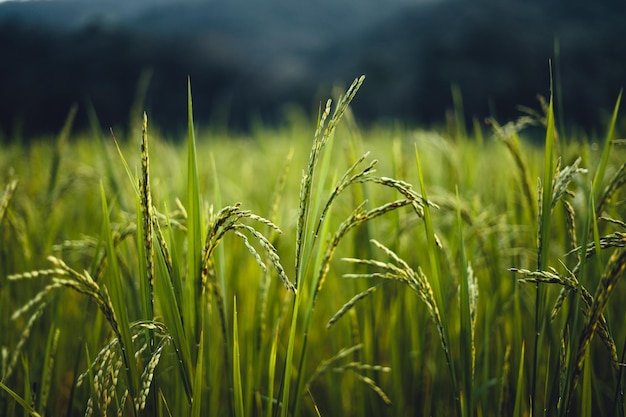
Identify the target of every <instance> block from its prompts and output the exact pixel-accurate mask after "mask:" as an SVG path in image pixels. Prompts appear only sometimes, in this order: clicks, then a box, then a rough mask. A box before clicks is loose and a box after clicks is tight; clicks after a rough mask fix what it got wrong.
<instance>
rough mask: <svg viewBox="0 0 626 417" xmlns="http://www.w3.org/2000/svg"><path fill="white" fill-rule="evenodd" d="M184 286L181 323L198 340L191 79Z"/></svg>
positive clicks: (198, 235)
mask: <svg viewBox="0 0 626 417" xmlns="http://www.w3.org/2000/svg"><path fill="white" fill-rule="evenodd" d="M187 112H188V126H187V130H188V131H187V207H186V209H187V281H186V282H187V284H186V285H187V287H186V289H185V292H184V294H185V295H186V297H184V302H183V306H184V308H185V315H184V324H185V327H186V331H187V335H188V336H192V335H194V336H193V337H194V340H195V341H196V342H198V341H199V335H200V328H199V324H200V323H199V322H198V318H199V317H200V316H201V312H200V309H201V308H202V307H201V306H200V304H201V303H198V300H199V299H200V293H201V285H202V282H201V279H200V269H201V265H202V247H203V245H202V230H203V227H202V215H201V212H200V209H201V207H200V184H199V176H198V162H197V157H196V136H195V131H194V125H193V105H192V100H191V80H189V79H188V80H187Z"/></svg>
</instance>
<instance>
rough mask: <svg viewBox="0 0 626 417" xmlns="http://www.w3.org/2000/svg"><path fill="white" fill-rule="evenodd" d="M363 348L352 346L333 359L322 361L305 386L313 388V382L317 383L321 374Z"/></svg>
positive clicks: (361, 345) (361, 346)
mask: <svg viewBox="0 0 626 417" xmlns="http://www.w3.org/2000/svg"><path fill="white" fill-rule="evenodd" d="M362 348H363V344H358V345H354V346H351V347H349V348H342V349H341V350H340V351H339V352H337V354H335V355H334V356H333V357H332V358H329V359H326V360H324V361H322V362H321V363H320V364H319V365H318V366H317V369H315V371H314V372H313V373H312V374H311V376H310V377H309V380H308V381H307V383H306V385H305V386H306V388H307V389H308V388H309V387H310V386H311V383H312V382H313V381H315V380H316V379H317V378H318V377H319V376H320V375H321V374H323V373H324V372H326V371H327V370H328V369H331V367H332V366H333V365H334V364H335V363H337V362H339V361H340V360H341V359H344V358H346V357H348V356H349V355H352V354H353V353H355V352H356V351H358V350H361V349H362Z"/></svg>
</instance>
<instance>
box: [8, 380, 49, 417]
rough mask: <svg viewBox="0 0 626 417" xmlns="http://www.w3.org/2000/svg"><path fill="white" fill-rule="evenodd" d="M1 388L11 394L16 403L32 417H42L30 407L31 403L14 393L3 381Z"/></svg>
mask: <svg viewBox="0 0 626 417" xmlns="http://www.w3.org/2000/svg"><path fill="white" fill-rule="evenodd" d="M0 388H2V389H3V390H4V391H5V392H6V393H7V394H9V395H10V396H11V398H13V399H14V400H15V402H16V403H18V404H19V405H20V406H21V407H22V408H23V409H24V410H25V411H26V412H28V414H30V415H31V416H32V417H41V414H39V413H38V412H37V411H36V410H35V409H34V408H33V407H32V406H31V405H30V403H29V402H28V401H26V400H25V399H24V398H22V397H21V396H20V395H19V394H18V393H16V392H15V391H13V390H12V389H11V388H9V387H7V386H6V385H4V383H3V382H2V381H0Z"/></svg>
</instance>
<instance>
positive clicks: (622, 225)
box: [599, 216, 626, 229]
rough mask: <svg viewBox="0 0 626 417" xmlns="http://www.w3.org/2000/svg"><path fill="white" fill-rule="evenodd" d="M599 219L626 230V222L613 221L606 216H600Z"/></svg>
mask: <svg viewBox="0 0 626 417" xmlns="http://www.w3.org/2000/svg"><path fill="white" fill-rule="evenodd" d="M599 219H600V220H604V221H605V222H609V223H612V224H615V225H617V226H619V227H621V228H623V229H626V222H623V221H621V220H618V219H612V218H610V217H604V216H600V217H599Z"/></svg>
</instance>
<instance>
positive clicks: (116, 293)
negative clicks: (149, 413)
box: [100, 183, 139, 415]
mask: <svg viewBox="0 0 626 417" xmlns="http://www.w3.org/2000/svg"><path fill="white" fill-rule="evenodd" d="M100 191H101V198H102V213H103V217H104V221H103V227H102V235H103V238H104V240H105V246H106V251H107V259H108V266H109V278H110V284H111V289H110V295H111V303H112V306H113V314H114V322H115V323H116V324H117V328H114V329H113V331H114V332H115V334H116V337H117V338H118V340H119V345H120V349H121V351H122V358H123V359H124V369H125V372H126V377H127V380H128V391H129V395H130V399H131V404H132V407H131V408H132V410H133V415H134V413H135V398H136V394H137V390H138V389H139V373H138V370H137V366H136V365H135V362H134V359H135V349H134V346H133V341H132V338H131V335H130V324H129V320H128V315H127V310H126V303H125V300H124V287H123V285H122V274H121V271H120V269H119V265H118V261H117V254H116V253H115V243H114V242H113V231H112V230H111V223H110V220H109V207H108V204H107V199H106V195H105V192H104V184H102V183H100Z"/></svg>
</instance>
